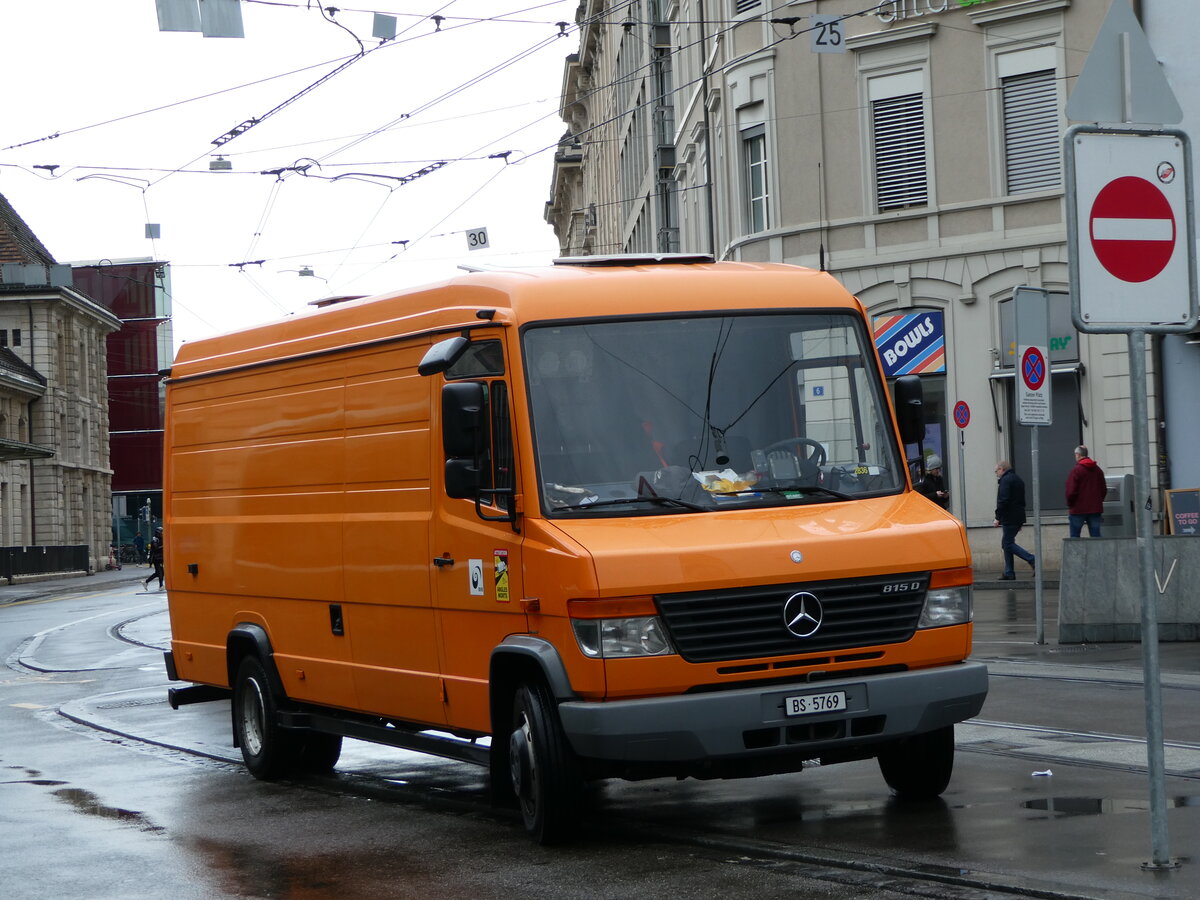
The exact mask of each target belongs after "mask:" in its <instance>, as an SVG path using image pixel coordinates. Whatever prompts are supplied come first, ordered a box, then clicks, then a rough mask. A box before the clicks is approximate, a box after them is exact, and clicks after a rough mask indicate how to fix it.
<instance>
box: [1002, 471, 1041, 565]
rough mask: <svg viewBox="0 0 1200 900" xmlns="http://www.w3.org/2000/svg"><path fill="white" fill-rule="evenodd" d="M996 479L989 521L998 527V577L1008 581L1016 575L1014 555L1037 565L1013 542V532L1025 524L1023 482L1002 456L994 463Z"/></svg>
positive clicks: (1027, 553)
mask: <svg viewBox="0 0 1200 900" xmlns="http://www.w3.org/2000/svg"><path fill="white" fill-rule="evenodd" d="M996 479H997V480H996V519H995V521H993V522H992V524H993V525H994V526H996V527H998V528H999V529H1000V550H1001V551H1002V552H1003V553H1004V572H1003V574H1001V576H1000V580H1001V581H1012V580H1013V579H1014V578H1016V577H1017V576H1016V574H1015V573H1014V572H1013V557H1014V556H1019V557H1020V558H1021V559H1023V560H1025V562H1027V563H1029V567H1030V568H1031V569H1034V570H1036V569H1037V563H1036V561H1035V559H1034V556H1033V554H1032V553H1030V552H1029V551H1028V550H1026V549H1025V548H1024V547H1022V546H1020V545H1019V544H1018V543H1017V532H1019V531H1020V530H1021V526H1023V525H1024V524H1025V482H1024V481H1022V480H1021V476H1020V475H1018V474H1017V473H1016V472H1014V471H1013V467H1012V466H1011V465H1010V464H1009V462H1008V460H1005V459H1002V460H1000V462H998V463H996Z"/></svg>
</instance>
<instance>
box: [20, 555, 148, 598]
mask: <svg viewBox="0 0 1200 900" xmlns="http://www.w3.org/2000/svg"><path fill="white" fill-rule="evenodd" d="M153 571H154V570H153V569H151V568H150V567H148V566H142V567H139V566H135V565H127V566H124V567H123V568H120V569H106V570H104V571H101V572H95V573H92V574H90V575H89V574H87V573H85V572H72V573H68V574H64V575H57V576H53V575H52V576H50V577H47V578H45V579H42V580H39V581H26V582H24V583H22V584H5V583H4V582H3V581H0V607H3V606H4V605H5V604H6V603H16V602H18V601H21V600H39V599H41V598H42V597H51V596H54V595H55V594H78V593H82V592H84V591H102V590H106V589H107V588H110V587H116V586H117V585H120V584H125V583H127V582H130V581H139V580H141V579H143V578H145V577H146V576H148V575H149V574H150V573H151V572H153Z"/></svg>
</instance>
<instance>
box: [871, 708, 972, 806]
mask: <svg viewBox="0 0 1200 900" xmlns="http://www.w3.org/2000/svg"><path fill="white" fill-rule="evenodd" d="M879 771H880V772H882V773H883V780H884V781H886V782H887V785H888V787H890V788H891V789H892V790H893V791H895V792H896V796H898V797H900V798H901V799H904V800H932V799H934V798H935V797H940V796H941V794H942V792H943V791H944V790H946V787H947V786H948V785H949V784H950V775H951V774H952V773H953V772H954V726H953V725H947V726H945V727H944V728H938V729H937V730H935V731H928V732H926V733H925V734H917V735H913V736H912V737H909V738H905V739H904V740H902V741H900V742H899V743H898V744H896V745H895V746H893V747H891V748H890V749H888V750H885V751H884V752H883V753H880V754H879Z"/></svg>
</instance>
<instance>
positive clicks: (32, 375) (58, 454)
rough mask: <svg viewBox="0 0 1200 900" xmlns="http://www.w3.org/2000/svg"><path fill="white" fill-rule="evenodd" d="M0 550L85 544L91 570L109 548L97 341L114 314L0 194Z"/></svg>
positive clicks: (101, 350) (104, 406) (113, 323)
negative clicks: (80, 287) (78, 283)
mask: <svg viewBox="0 0 1200 900" xmlns="http://www.w3.org/2000/svg"><path fill="white" fill-rule="evenodd" d="M0 263H2V264H3V265H2V268H0V278H2V281H0V546H2V547H20V546H26V547H64V546H79V545H86V547H87V548H88V550H87V554H88V564H89V566H90V567H91V568H92V570H95V569H97V568H103V567H104V564H105V563H106V562H107V559H108V553H109V544H110V541H111V534H112V526H111V500H110V493H111V491H110V482H111V475H112V472H111V468H110V465H109V448H108V387H107V380H106V374H107V360H106V345H105V340H106V337H107V335H108V334H109V333H111V332H113V331H115V330H116V329H117V328H118V327H120V322H119V320H118V319H117V318H116V316H114V315H113V314H112V313H110V312H109V311H108V310H106V309H104V308H103V307H101V306H100V305H99V304H97V303H95V302H94V301H93V300H91V299H90V298H88V297H87V296H85V295H84V294H81V293H79V292H78V291H75V290H74V289H72V288H71V287H69V285H70V283H71V272H70V268H69V267H68V266H61V265H59V264H58V263H57V262H56V261H55V259H54V257H53V256H52V255H51V254H50V252H49V251H48V250H47V249H46V248H45V246H43V245H42V243H41V241H39V240H38V238H37V236H36V235H35V234H34V233H33V232H32V231H31V230H30V229H29V227H28V226H27V225H26V224H25V222H24V221H23V220H22V219H21V217H20V216H19V215H18V214H17V212H16V211H15V210H14V209H13V208H12V206H11V205H10V204H9V203H8V201H7V200H6V199H4V198H3V197H2V196H0Z"/></svg>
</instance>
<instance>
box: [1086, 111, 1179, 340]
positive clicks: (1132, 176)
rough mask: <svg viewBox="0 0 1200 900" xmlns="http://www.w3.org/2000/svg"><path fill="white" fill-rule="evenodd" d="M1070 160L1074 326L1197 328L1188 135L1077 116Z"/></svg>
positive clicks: (1160, 329)
mask: <svg viewBox="0 0 1200 900" xmlns="http://www.w3.org/2000/svg"><path fill="white" fill-rule="evenodd" d="M1066 162H1067V174H1068V178H1067V182H1066V186H1067V242H1068V264H1069V267H1070V279H1071V303H1072V312H1073V318H1074V320H1075V324H1076V327H1077V328H1079V330H1080V331H1129V330H1134V329H1142V328H1146V329H1150V330H1158V331H1182V330H1187V329H1189V328H1191V327H1192V325H1193V323H1194V322H1195V321H1196V312H1195V310H1196V269H1195V262H1194V259H1195V253H1194V252H1193V251H1192V250H1191V247H1192V236H1193V234H1194V227H1193V224H1192V211H1191V206H1190V205H1189V198H1190V191H1191V188H1190V186H1189V183H1190V181H1191V178H1190V174H1189V173H1190V165H1191V164H1190V149H1189V144H1188V141H1187V138H1186V136H1185V135H1183V134H1182V133H1181V132H1167V131H1154V132H1148V131H1132V130H1124V129H1122V130H1118V131H1114V130H1105V129H1094V128H1089V127H1083V126H1076V127H1075V128H1072V129H1071V132H1070V133H1069V134H1068V136H1067V140H1066Z"/></svg>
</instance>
